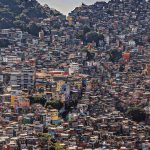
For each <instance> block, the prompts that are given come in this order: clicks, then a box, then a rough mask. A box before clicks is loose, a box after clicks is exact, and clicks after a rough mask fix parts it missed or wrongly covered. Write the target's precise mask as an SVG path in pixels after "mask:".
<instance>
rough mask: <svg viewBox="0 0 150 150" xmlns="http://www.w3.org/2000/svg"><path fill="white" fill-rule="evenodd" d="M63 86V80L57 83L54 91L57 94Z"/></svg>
mask: <svg viewBox="0 0 150 150" xmlns="http://www.w3.org/2000/svg"><path fill="white" fill-rule="evenodd" d="M64 84H65V81H63V80H59V81H57V87H56V91H57V92H59V91H60V90H61V87H62V85H64Z"/></svg>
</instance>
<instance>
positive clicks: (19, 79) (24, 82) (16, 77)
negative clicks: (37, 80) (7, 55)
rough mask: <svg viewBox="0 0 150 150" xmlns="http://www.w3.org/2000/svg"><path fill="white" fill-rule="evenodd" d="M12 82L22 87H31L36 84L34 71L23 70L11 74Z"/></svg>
mask: <svg viewBox="0 0 150 150" xmlns="http://www.w3.org/2000/svg"><path fill="white" fill-rule="evenodd" d="M10 84H11V85H19V86H20V87H21V89H30V88H32V87H33V86H34V71H32V70H28V69H27V70H22V71H21V72H19V71H18V72H12V73H11V74H10Z"/></svg>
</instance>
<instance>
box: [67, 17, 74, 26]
mask: <svg viewBox="0 0 150 150" xmlns="http://www.w3.org/2000/svg"><path fill="white" fill-rule="evenodd" d="M67 20H68V22H69V25H72V24H73V17H71V16H68V17H67Z"/></svg>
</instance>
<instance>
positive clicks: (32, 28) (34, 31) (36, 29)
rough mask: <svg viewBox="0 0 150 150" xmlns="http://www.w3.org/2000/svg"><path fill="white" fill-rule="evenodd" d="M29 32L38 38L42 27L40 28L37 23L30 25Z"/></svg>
mask: <svg viewBox="0 0 150 150" xmlns="http://www.w3.org/2000/svg"><path fill="white" fill-rule="evenodd" d="M27 30H28V32H29V33H30V34H32V35H34V36H38V34H39V32H40V31H41V27H40V26H38V25H37V24H36V23H30V24H29V25H28V28H27Z"/></svg>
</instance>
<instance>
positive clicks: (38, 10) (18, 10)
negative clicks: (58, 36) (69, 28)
mask: <svg viewBox="0 0 150 150" xmlns="http://www.w3.org/2000/svg"><path fill="white" fill-rule="evenodd" d="M58 15H62V14H61V13H60V12H58V11H56V10H52V9H50V8H49V7H48V6H47V5H45V6H42V5H40V3H38V2H37V1H36V0H0V29H3V28H11V27H19V28H21V29H23V30H26V28H27V27H28V25H29V23H30V22H33V21H34V22H38V21H39V20H40V19H44V18H48V17H50V16H58Z"/></svg>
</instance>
